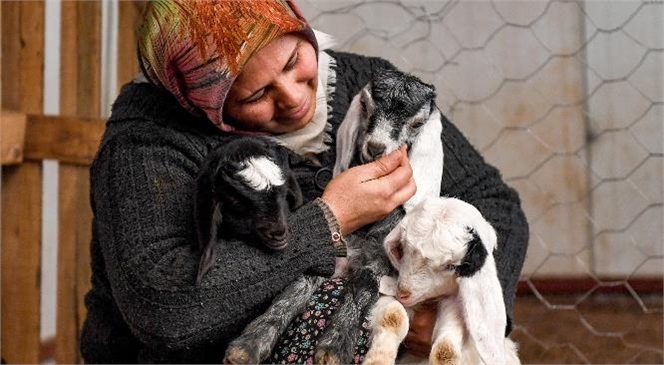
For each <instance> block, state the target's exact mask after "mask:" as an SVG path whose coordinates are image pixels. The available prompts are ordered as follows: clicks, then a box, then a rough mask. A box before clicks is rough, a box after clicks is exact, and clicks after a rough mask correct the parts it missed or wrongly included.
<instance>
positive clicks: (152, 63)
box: [138, 0, 317, 131]
mask: <svg viewBox="0 0 664 365" xmlns="http://www.w3.org/2000/svg"><path fill="white" fill-rule="evenodd" d="M291 32H300V33H301V34H303V35H304V36H305V37H306V38H307V39H308V40H309V41H310V42H311V43H312V44H313V45H314V47H315V48H317V44H316V39H315V37H314V35H313V31H312V30H311V28H310V27H309V25H308V24H307V22H306V20H305V19H304V17H303V16H302V13H301V12H300V10H299V8H298V7H297V5H295V4H294V3H293V2H292V1H288V0H153V1H150V3H148V5H147V6H146V9H145V11H144V13H143V22H142V24H141V25H140V26H139V28H138V60H139V64H140V65H141V68H142V71H143V74H144V75H145V77H146V78H147V79H148V80H149V81H150V82H152V83H153V84H155V85H158V86H161V87H163V88H165V89H167V90H168V91H169V92H170V93H171V94H173V95H174V96H175V97H176V98H177V100H178V101H179V102H180V104H181V105H182V106H183V107H184V108H186V109H187V110H188V111H189V112H191V113H192V114H194V115H198V116H203V115H206V116H207V118H208V119H210V121H212V123H214V124H215V125H216V126H217V127H218V128H219V129H221V130H223V131H232V130H235V128H233V127H232V126H230V125H228V124H225V123H224V122H223V112H222V108H223V104H224V101H225V99H226V95H227V94H228V91H229V90H230V87H231V84H232V83H233V81H234V80H235V78H236V77H237V76H238V74H239V73H240V71H241V70H242V67H243V66H244V65H245V64H246V62H247V60H249V58H250V57H251V56H252V55H253V54H254V53H256V52H257V51H258V50H260V49H261V48H263V47H264V46H266V45H267V44H268V43H270V42H271V41H272V40H274V39H275V38H277V37H279V36H281V35H283V34H286V33H291Z"/></svg>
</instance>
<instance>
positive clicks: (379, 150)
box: [367, 142, 385, 160]
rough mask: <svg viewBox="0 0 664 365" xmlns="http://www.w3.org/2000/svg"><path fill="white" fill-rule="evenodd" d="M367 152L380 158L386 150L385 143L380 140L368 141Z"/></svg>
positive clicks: (375, 157)
mask: <svg viewBox="0 0 664 365" xmlns="http://www.w3.org/2000/svg"><path fill="white" fill-rule="evenodd" d="M367 152H368V153H369V156H371V157H372V158H373V159H374V160H375V159H377V158H379V157H380V156H382V155H383V152H385V145H384V144H382V143H378V142H368V143H367Z"/></svg>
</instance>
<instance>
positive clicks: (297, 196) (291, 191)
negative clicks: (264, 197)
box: [286, 173, 304, 211]
mask: <svg viewBox="0 0 664 365" xmlns="http://www.w3.org/2000/svg"><path fill="white" fill-rule="evenodd" d="M286 185H287V186H286V187H287V188H288V195H287V196H286V199H287V200H288V206H289V207H290V210H291V211H292V210H295V209H297V208H299V207H301V206H302V204H304V198H303V197H302V190H301V189H300V184H298V183H297V179H295V175H293V174H290V173H289V174H288V177H287V180H286Z"/></svg>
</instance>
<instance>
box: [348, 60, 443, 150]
mask: <svg viewBox="0 0 664 365" xmlns="http://www.w3.org/2000/svg"><path fill="white" fill-rule="evenodd" d="M435 97H436V92H435V90H434V88H433V86H431V85H428V84H425V83H423V82H422V81H421V80H419V79H418V78H416V77H415V76H412V75H409V74H405V73H402V72H400V71H395V70H383V71H378V72H376V74H374V77H373V78H372V80H371V82H370V83H369V84H368V85H367V86H366V87H364V88H363V89H362V91H361V93H360V107H361V108H360V123H361V127H360V128H361V129H363V130H364V131H365V132H364V133H360V134H359V137H358V140H357V149H358V151H359V158H360V162H361V163H366V162H370V161H373V160H375V159H377V158H379V157H381V156H383V155H385V154H388V153H390V152H392V151H394V150H396V149H398V148H399V146H401V145H402V144H404V143H405V144H407V145H408V146H409V147H410V145H411V144H412V143H413V142H414V141H415V138H416V137H417V135H418V133H419V131H420V129H421V127H422V126H423V125H424V124H425V123H426V122H427V120H428V119H429V116H430V115H431V113H432V112H433V108H435V104H434V99H435Z"/></svg>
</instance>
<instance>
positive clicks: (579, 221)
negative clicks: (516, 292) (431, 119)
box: [298, 0, 664, 363]
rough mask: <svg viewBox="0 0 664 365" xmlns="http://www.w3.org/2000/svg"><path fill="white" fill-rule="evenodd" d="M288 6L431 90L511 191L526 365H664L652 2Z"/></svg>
mask: <svg viewBox="0 0 664 365" xmlns="http://www.w3.org/2000/svg"><path fill="white" fill-rule="evenodd" d="M298 3H299V4H300V6H301V7H302V9H303V11H304V13H305V15H307V17H308V19H310V21H311V23H312V24H313V26H314V27H315V28H317V29H319V30H322V31H324V32H327V33H330V34H332V35H333V36H335V38H336V39H337V43H338V46H337V47H336V48H337V49H340V50H346V51H351V52H356V53H361V54H366V55H372V56H379V57H383V58H386V59H388V60H390V61H391V62H392V63H394V64H395V65H396V66H397V67H399V68H401V69H402V70H405V71H409V72H411V73H413V74H416V75H418V76H420V77H421V78H423V79H424V80H426V81H428V82H431V83H433V84H434V85H435V86H436V88H437V90H438V105H439V106H440V107H441V109H442V110H443V112H444V113H445V114H446V115H447V116H448V117H449V118H450V119H451V120H452V121H453V122H454V123H455V124H456V125H457V126H458V127H459V128H460V129H461V130H462V131H464V133H465V134H466V135H467V136H468V137H469V139H470V140H471V142H472V143H473V144H474V145H475V146H476V147H477V148H478V149H479V150H481V151H482V152H483V154H484V156H485V157H486V159H487V160H488V161H489V162H490V163H492V164H494V165H496V166H497V167H498V168H499V169H500V170H501V172H502V173H503V176H504V177H505V179H506V180H507V181H508V182H509V183H510V184H511V185H512V186H513V187H515V188H516V189H517V190H518V191H519V194H520V196H521V199H522V204H523V207H524V210H525V212H526V215H527V217H528V220H529V223H530V227H531V239H530V243H529V250H528V256H527V259H526V263H525V266H524V270H523V273H522V280H521V285H522V288H521V289H522V290H520V293H522V295H520V296H519V297H518V298H517V302H516V307H515V321H516V323H515V324H516V326H515V330H514V331H513V333H512V337H514V338H515V339H517V340H518V341H519V342H520V346H521V347H520V353H521V358H522V361H523V362H524V363H663V362H664V356H663V351H662V341H663V340H662V289H661V288H662V277H663V276H664V270H663V269H662V267H663V266H664V265H663V263H662V261H663V251H664V249H663V244H664V242H663V237H664V228H663V223H662V222H663V209H662V207H663V203H664V193H663V191H662V186H663V184H662V176H664V173H663V172H664V168H663V167H664V159H663V158H662V157H663V155H664V152H663V151H664V148H663V143H662V140H663V133H662V132H663V127H662V125H663V124H664V123H663V120H664V108H663V104H664V92H663V88H664V86H663V85H664V75H663V71H662V69H663V68H662V65H664V32H663V31H662V30H663V29H664V3H663V2H662V1H641V0H633V1H558V0H555V1H554V0H548V1H507V0H500V1H499V0H493V1H490V0H482V1H457V0H448V1H442V0H441V1H433V0H431V1H416V0H401V1H361V2H360V1H340V0H335V1H331V0H330V1H320V0H308V1H303V0H301V1H299V2H298ZM524 293H525V294H524Z"/></svg>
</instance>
